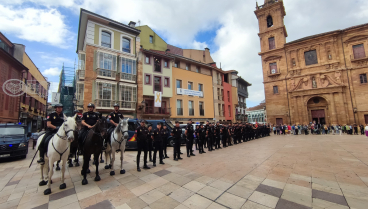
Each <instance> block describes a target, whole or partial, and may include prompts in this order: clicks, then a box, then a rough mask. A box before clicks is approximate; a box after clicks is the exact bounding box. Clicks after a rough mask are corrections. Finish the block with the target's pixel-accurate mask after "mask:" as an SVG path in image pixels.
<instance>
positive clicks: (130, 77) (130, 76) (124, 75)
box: [120, 73, 137, 81]
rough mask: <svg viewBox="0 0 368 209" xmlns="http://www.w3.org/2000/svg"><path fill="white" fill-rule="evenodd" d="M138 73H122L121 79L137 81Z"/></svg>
mask: <svg viewBox="0 0 368 209" xmlns="http://www.w3.org/2000/svg"><path fill="white" fill-rule="evenodd" d="M136 77H137V76H136V75H133V74H129V73H120V79H122V80H129V81H135V80H136Z"/></svg>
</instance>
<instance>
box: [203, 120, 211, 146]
mask: <svg viewBox="0 0 368 209" xmlns="http://www.w3.org/2000/svg"><path fill="white" fill-rule="evenodd" d="M203 128H204V132H205V133H206V137H205V139H204V141H203V147H204V148H207V146H208V134H207V131H208V130H209V128H210V126H209V125H208V124H206V125H205V126H204V127H203Z"/></svg>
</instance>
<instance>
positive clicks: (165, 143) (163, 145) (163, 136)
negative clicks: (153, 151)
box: [162, 124, 169, 158]
mask: <svg viewBox="0 0 368 209" xmlns="http://www.w3.org/2000/svg"><path fill="white" fill-rule="evenodd" d="M162 131H163V132H162V133H163V135H162V139H163V144H162V149H163V154H164V158H169V156H167V143H168V141H167V139H168V138H169V129H167V126H166V124H164V127H163V129H162Z"/></svg>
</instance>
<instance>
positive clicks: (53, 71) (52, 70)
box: [42, 67, 61, 76]
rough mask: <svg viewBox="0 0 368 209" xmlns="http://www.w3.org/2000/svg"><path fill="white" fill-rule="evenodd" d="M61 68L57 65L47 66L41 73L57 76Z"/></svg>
mask: <svg viewBox="0 0 368 209" xmlns="http://www.w3.org/2000/svg"><path fill="white" fill-rule="evenodd" d="M60 72H61V70H60V69H59V68H57V67H52V68H49V69H47V70H45V71H43V72H42V74H43V75H49V76H58V75H60Z"/></svg>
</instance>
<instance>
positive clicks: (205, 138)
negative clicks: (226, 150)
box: [203, 137, 208, 148]
mask: <svg viewBox="0 0 368 209" xmlns="http://www.w3.org/2000/svg"><path fill="white" fill-rule="evenodd" d="M207 141H208V137H204V139H203V146H204V148H207Z"/></svg>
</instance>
